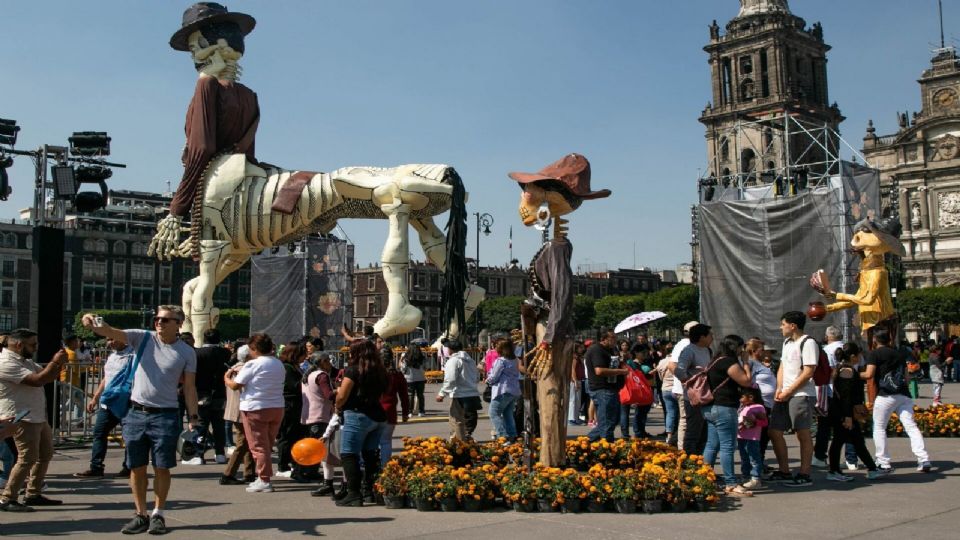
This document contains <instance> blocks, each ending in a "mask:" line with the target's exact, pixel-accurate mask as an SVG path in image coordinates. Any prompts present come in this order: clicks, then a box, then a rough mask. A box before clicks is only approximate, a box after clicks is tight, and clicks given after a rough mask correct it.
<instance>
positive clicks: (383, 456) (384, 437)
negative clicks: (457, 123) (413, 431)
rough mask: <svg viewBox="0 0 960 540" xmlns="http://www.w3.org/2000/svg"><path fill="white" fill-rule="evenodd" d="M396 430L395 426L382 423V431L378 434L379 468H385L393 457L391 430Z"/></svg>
mask: <svg viewBox="0 0 960 540" xmlns="http://www.w3.org/2000/svg"><path fill="white" fill-rule="evenodd" d="M396 428H397V425H396V424H391V423H390V422H384V423H383V430H382V431H381V432H380V468H383V467H385V466H386V465H387V462H388V461H390V458H391V457H392V456H393V430H395V429H396Z"/></svg>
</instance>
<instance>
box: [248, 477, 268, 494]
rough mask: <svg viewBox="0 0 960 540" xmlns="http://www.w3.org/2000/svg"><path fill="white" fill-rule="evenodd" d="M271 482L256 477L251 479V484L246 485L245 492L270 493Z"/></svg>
mask: <svg viewBox="0 0 960 540" xmlns="http://www.w3.org/2000/svg"><path fill="white" fill-rule="evenodd" d="M272 492H273V484H271V483H270V482H264V481H263V480H261V479H259V478H257V479H256V480H254V481H253V483H252V484H250V485H249V486H247V493H272Z"/></svg>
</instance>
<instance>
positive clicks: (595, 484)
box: [581, 464, 613, 513]
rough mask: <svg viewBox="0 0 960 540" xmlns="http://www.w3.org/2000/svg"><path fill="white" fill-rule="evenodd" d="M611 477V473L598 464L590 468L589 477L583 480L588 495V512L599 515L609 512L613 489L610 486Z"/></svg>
mask: <svg viewBox="0 0 960 540" xmlns="http://www.w3.org/2000/svg"><path fill="white" fill-rule="evenodd" d="M609 476H610V471H608V470H607V469H605V468H604V467H603V465H600V464H596V465H594V466H593V467H590V470H589V471H587V475H586V476H584V477H583V478H582V479H581V481H582V482H583V489H584V492H585V493H586V494H587V511H588V512H594V513H599V512H606V511H607V510H608V508H609V505H610V501H611V500H612V499H611V498H610V497H611V496H610V492H611V491H612V489H613V488H612V487H611V486H610V482H609Z"/></svg>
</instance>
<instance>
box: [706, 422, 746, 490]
mask: <svg viewBox="0 0 960 540" xmlns="http://www.w3.org/2000/svg"><path fill="white" fill-rule="evenodd" d="M700 410H701V411H702V412H703V419H704V420H706V422H707V444H706V447H704V450H703V462H704V463H706V464H708V465H710V466H711V467H712V466H713V464H714V463H716V461H717V453H718V451H719V454H720V466H721V468H722V469H723V482H724V483H725V484H726V485H727V486H735V485H737V473H736V471H735V470H734V468H733V452H734V449H735V448H736V447H737V408H736V407H724V406H723V405H713V404H711V405H706V406H704V407H701V408H700Z"/></svg>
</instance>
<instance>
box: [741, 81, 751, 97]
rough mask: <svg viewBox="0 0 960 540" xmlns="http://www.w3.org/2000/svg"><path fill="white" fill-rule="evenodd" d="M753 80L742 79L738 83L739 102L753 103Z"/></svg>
mask: <svg viewBox="0 0 960 540" xmlns="http://www.w3.org/2000/svg"><path fill="white" fill-rule="evenodd" d="M753 97H754V89H753V79H744V80H743V82H741V83H740V101H753Z"/></svg>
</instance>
